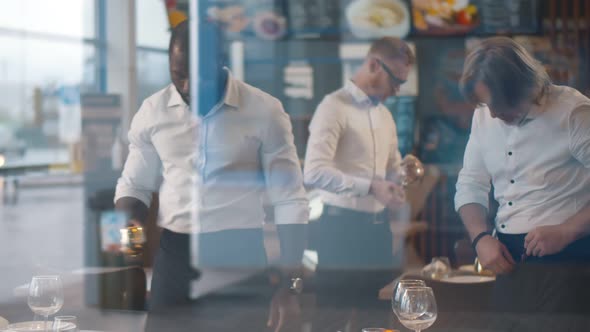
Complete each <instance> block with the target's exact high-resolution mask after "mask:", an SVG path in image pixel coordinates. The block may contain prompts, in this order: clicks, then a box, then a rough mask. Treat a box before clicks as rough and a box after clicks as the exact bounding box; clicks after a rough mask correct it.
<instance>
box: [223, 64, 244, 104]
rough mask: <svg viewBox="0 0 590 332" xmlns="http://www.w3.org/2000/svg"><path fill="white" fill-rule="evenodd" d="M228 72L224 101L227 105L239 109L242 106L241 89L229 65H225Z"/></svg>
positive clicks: (224, 68)
mask: <svg viewBox="0 0 590 332" xmlns="http://www.w3.org/2000/svg"><path fill="white" fill-rule="evenodd" d="M223 70H225V72H226V73H227V83H226V85H225V93H224V95H223V103H224V104H225V105H228V106H231V107H234V108H236V109H238V107H239V106H240V91H239V87H238V82H237V81H236V79H235V78H234V76H233V75H232V73H231V71H230V70H229V68H227V67H223Z"/></svg>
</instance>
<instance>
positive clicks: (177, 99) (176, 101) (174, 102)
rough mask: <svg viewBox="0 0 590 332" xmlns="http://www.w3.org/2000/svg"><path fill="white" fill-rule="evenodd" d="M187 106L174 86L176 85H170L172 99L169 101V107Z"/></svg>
mask: <svg viewBox="0 0 590 332" xmlns="http://www.w3.org/2000/svg"><path fill="white" fill-rule="evenodd" d="M180 105H183V106H187V105H186V103H185V102H184V100H182V97H181V96H180V93H178V90H176V87H175V86H174V84H170V98H169V99H168V105H167V106H168V107H175V106H180Z"/></svg>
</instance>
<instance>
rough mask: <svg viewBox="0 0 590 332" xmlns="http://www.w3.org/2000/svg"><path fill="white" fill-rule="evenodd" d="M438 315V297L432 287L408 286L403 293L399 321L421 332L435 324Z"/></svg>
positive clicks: (416, 331)
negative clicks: (435, 296) (436, 297)
mask: <svg viewBox="0 0 590 332" xmlns="http://www.w3.org/2000/svg"><path fill="white" fill-rule="evenodd" d="M436 316H437V308H436V299H435V298H434V293H433V292H432V288H430V287H424V286H414V287H407V288H406V290H405V291H404V294H403V295H402V300H401V306H400V311H399V316H398V317H399V321H400V322H401V323H402V325H404V326H405V327H407V328H408V329H410V330H414V331H415V332H420V331H422V330H424V329H427V328H429V327H430V326H432V324H434V321H435V320H436Z"/></svg>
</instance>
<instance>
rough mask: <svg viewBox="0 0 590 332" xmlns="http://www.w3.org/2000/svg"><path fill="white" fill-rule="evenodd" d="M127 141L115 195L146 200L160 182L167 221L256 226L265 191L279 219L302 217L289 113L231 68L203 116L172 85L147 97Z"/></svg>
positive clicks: (174, 226)
mask: <svg viewBox="0 0 590 332" xmlns="http://www.w3.org/2000/svg"><path fill="white" fill-rule="evenodd" d="M129 142H130V144H129V156H128V158H127V161H126V163H125V168H124V169H123V173H122V175H121V178H120V179H119V181H118V184H117V191H116V195H115V201H116V200H118V199H119V198H121V197H125V196H130V197H135V198H137V199H139V200H141V201H142V202H143V203H145V204H146V205H148V206H149V204H150V200H151V194H152V192H155V191H158V189H159V192H160V213H159V224H160V225H161V226H162V227H164V228H167V229H169V230H171V231H174V232H178V233H206V232H215V231H221V230H228V229H247V228H260V227H262V223H263V221H264V219H265V215H264V211H263V196H264V193H265V191H266V193H268V198H269V199H270V202H271V203H272V204H273V205H274V212H275V215H274V220H275V222H276V223H277V224H300V223H307V220H308V211H309V207H308V201H307V198H306V195H305V190H304V188H303V179H302V174H301V167H300V163H299V160H298V158H297V154H296V150H295V145H294V143H293V134H292V130H291V122H290V120H289V116H288V115H287V113H285V112H284V110H283V107H282V105H281V103H280V102H279V101H278V100H277V99H275V98H273V97H272V96H270V95H268V94H266V93H264V92H263V91H261V90H259V89H256V88H254V87H252V86H250V85H248V84H246V83H244V82H241V81H239V80H235V79H233V78H232V76H231V74H230V73H229V71H228V80H227V88H226V91H225V95H224V98H223V100H222V102H220V103H219V104H218V105H216V106H215V107H214V108H213V109H212V110H211V111H210V112H209V113H208V114H207V115H206V116H204V117H200V116H199V117H197V116H195V115H193V114H192V113H191V111H190V108H189V107H188V106H187V105H186V103H185V102H184V101H183V100H182V98H181V97H180V94H179V93H178V91H177V90H176V89H175V87H174V86H173V85H169V86H168V87H166V88H165V89H163V90H161V91H159V92H157V93H155V94H154V95H152V96H151V97H149V98H147V99H146V100H145V101H144V103H143V105H142V106H141V108H140V110H139V111H138V112H137V114H136V115H135V117H134V118H133V122H132V124H131V129H130V130H129ZM159 178H162V179H163V181H162V183H161V186H160V185H159Z"/></svg>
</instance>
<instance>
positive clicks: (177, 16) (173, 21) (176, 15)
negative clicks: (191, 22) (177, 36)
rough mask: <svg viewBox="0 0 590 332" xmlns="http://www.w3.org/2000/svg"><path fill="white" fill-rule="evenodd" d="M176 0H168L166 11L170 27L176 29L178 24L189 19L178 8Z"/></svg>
mask: <svg viewBox="0 0 590 332" xmlns="http://www.w3.org/2000/svg"><path fill="white" fill-rule="evenodd" d="M176 4H177V1H176V0H166V13H168V22H169V23H170V28H172V29H174V28H175V27H176V26H177V25H179V24H180V23H182V22H183V21H186V20H187V16H186V14H185V13H183V12H182V11H180V10H178V9H177V8H176Z"/></svg>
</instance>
